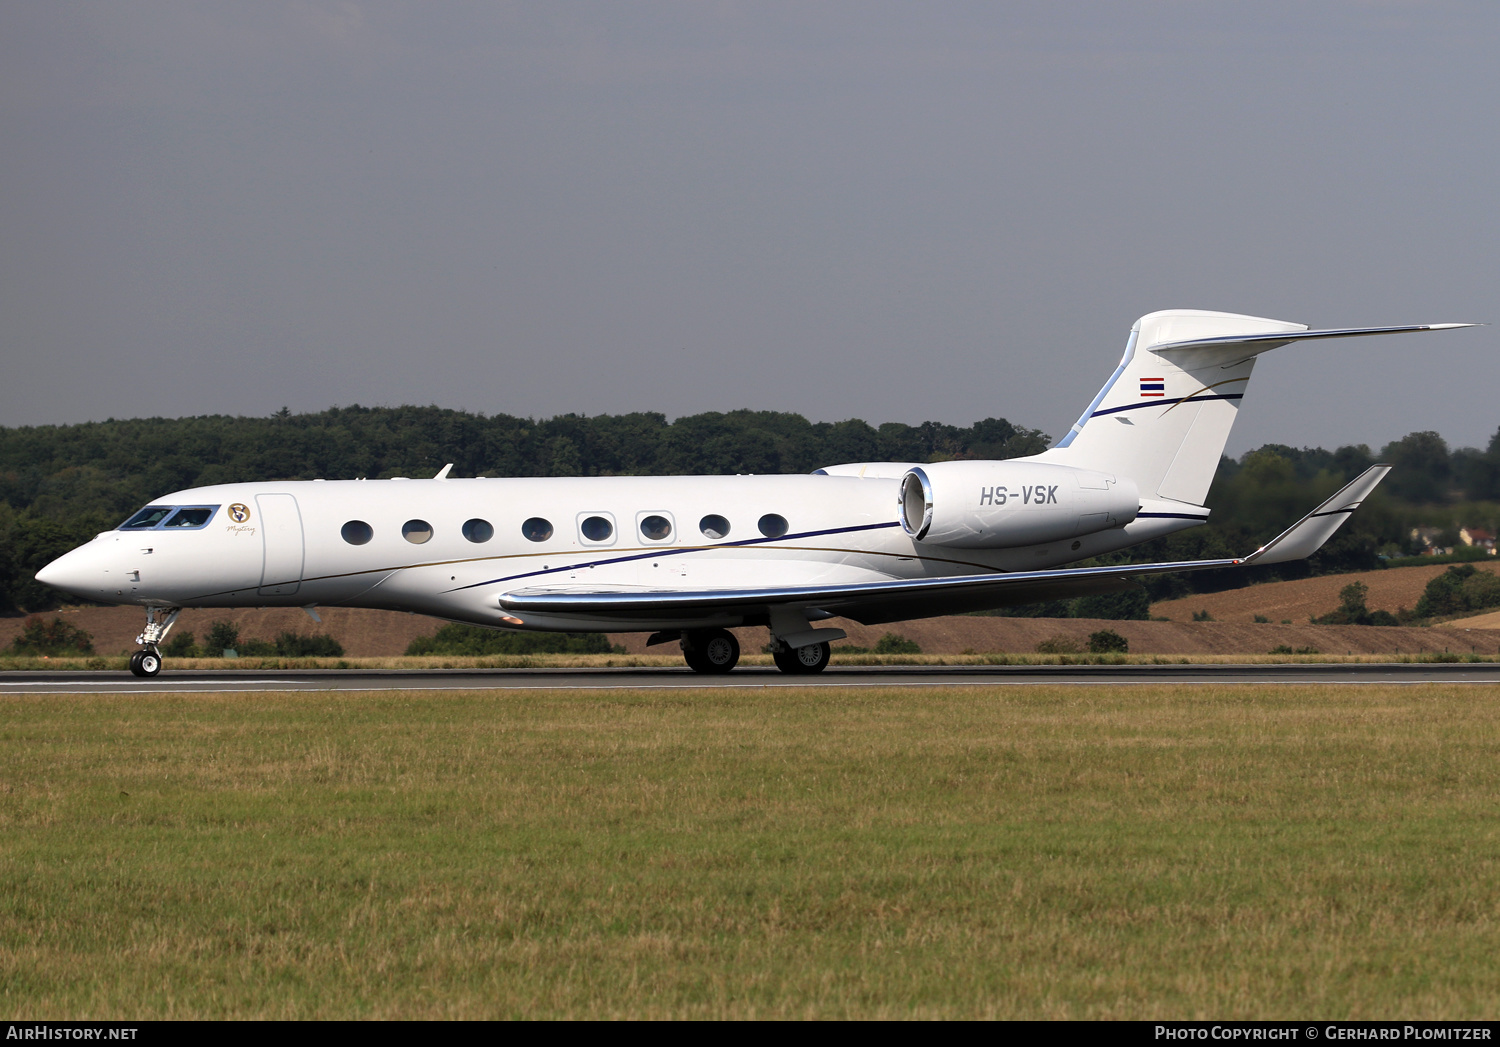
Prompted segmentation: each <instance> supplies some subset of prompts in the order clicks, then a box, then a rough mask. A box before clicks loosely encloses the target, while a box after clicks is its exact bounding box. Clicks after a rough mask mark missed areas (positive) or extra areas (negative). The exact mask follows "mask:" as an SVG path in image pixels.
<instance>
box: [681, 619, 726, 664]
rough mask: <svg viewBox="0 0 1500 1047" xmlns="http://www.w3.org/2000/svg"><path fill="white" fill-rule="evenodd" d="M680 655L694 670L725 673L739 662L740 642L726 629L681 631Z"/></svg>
mask: <svg viewBox="0 0 1500 1047" xmlns="http://www.w3.org/2000/svg"><path fill="white" fill-rule="evenodd" d="M682 657H683V658H685V659H687V663H688V666H689V667H690V668H691V669H693V671H694V672H700V673H727V672H728V671H729V670H731V669H733V668H734V667H735V666H736V665H737V664H739V660H740V642H739V641H738V640H736V639H735V638H734V633H732V632H730V631H729V630H728V629H702V630H695V631H693V632H688V633H683V634H682Z"/></svg>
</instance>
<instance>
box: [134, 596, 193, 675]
mask: <svg viewBox="0 0 1500 1047" xmlns="http://www.w3.org/2000/svg"><path fill="white" fill-rule="evenodd" d="M181 613H182V608H181V607H148V608H146V628H145V629H143V630H142V631H141V635H139V636H137V637H136V638H135V642H136V643H138V644H141V645H142V647H141V649H140V650H139V651H136V652H135V654H132V655H131V656H130V672H131V675H133V676H146V677H150V676H155V675H156V674H157V673H159V672H161V642H162V641H163V640H165V639H166V638H167V633H168V632H169V631H170V630H171V628H172V625H173V624H174V623H175V622H176V621H177V616H178V615H179V614H181Z"/></svg>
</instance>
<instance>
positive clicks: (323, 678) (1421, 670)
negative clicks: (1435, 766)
mask: <svg viewBox="0 0 1500 1047" xmlns="http://www.w3.org/2000/svg"><path fill="white" fill-rule="evenodd" d="M1425 683H1466V684H1500V663H1497V662H1474V663H1464V662H1460V663H1433V664H1407V663H1391V664H1360V665H1001V666H976V665H954V666H857V667H854V666H851V667H839V668H833V669H828V670H827V671H825V672H823V673H820V674H819V675H817V676H787V675H785V674H783V673H780V672H778V671H776V670H775V669H761V668H745V669H737V670H735V671H734V672H732V673H730V674H728V675H727V676H705V675H700V674H698V673H695V672H692V671H691V670H689V669H687V668H682V669H675V668H674V669H655V668H645V669H424V670H400V669H390V670H375V671H369V670H361V669H313V670H291V669H289V670H270V671H260V672H233V671H229V672H191V671H182V672H172V671H170V670H169V671H167V672H164V673H162V674H161V675H160V676H158V677H156V678H155V679H153V680H141V679H137V678H136V677H133V676H130V675H127V674H125V673H117V672H50V673H49V672H17V673H5V674H3V675H0V694H5V693H10V694H34V693H47V694H133V693H149V692H163V691H165V692H195V691H333V690H340V691H398V690H416V691H450V690H458V691H464V690H485V691H490V690H497V691H515V690H537V689H545V690H562V689H567V690H626V689H642V688H644V689H688V688H704V687H975V686H979V687H992V686H997V687H1005V686H1011V687H1014V686H1037V685H1049V684H1050V685H1056V684H1095V685H1098V684H1111V685H1115V684H1364V685H1369V684H1425Z"/></svg>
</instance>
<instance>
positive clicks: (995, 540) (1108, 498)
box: [900, 461, 1140, 549]
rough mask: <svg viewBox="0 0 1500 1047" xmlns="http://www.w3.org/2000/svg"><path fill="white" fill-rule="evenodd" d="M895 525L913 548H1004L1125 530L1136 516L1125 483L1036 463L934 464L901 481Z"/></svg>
mask: <svg viewBox="0 0 1500 1047" xmlns="http://www.w3.org/2000/svg"><path fill="white" fill-rule="evenodd" d="M900 498H901V526H902V527H903V528H905V529H906V533H907V534H909V535H911V536H912V537H913V538H915V539H916V540H917V541H920V542H927V543H930V544H932V545H943V546H950V547H952V548H955V549H1007V548H1012V547H1015V546H1021V545H1039V544H1041V543H1044V542H1056V541H1062V540H1064V539H1069V538H1076V537H1078V536H1079V535H1084V534H1093V533H1094V532H1095V531H1105V530H1108V529H1110V528H1111V527H1123V526H1125V525H1126V524H1128V523H1129V522H1130V521H1132V520H1134V519H1135V514H1136V513H1137V512H1138V511H1139V510H1140V496H1139V494H1138V492H1137V491H1136V486H1135V482H1134V481H1133V480H1129V479H1126V478H1125V477H1116V476H1111V475H1109V474H1107V473H1095V472H1090V471H1088V470H1085V469H1071V468H1069V467H1068V466H1065V465H1046V464H1043V463H1041V462H1025V461H996V462H938V463H936V464H934V465H923V466H916V467H913V468H912V469H910V470H909V471H908V472H907V473H906V475H905V476H904V477H902V479H901V493H900Z"/></svg>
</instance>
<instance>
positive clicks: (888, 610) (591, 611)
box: [500, 465, 1391, 625]
mask: <svg viewBox="0 0 1500 1047" xmlns="http://www.w3.org/2000/svg"><path fill="white" fill-rule="evenodd" d="M1390 468H1391V467H1390V466H1388V465H1376V466H1372V467H1371V468H1369V469H1367V470H1366V471H1365V472H1363V473H1361V474H1360V475H1359V476H1358V477H1356V478H1355V479H1354V480H1352V481H1350V482H1349V483H1348V484H1346V485H1345V486H1344V487H1342V488H1341V489H1340V490H1339V491H1338V493H1337V494H1335V495H1334V496H1333V497H1332V498H1330V499H1328V500H1327V501H1325V502H1324V503H1323V504H1322V505H1320V506H1318V507H1317V508H1316V509H1314V510H1313V511H1312V512H1310V513H1308V514H1307V515H1306V516H1304V517H1303V518H1302V519H1301V520H1298V521H1297V522H1296V523H1295V524H1293V525H1292V526H1291V527H1289V528H1287V529H1286V530H1285V531H1283V532H1282V533H1281V534H1280V535H1278V536H1277V537H1276V538H1274V539H1272V540H1271V541H1270V542H1267V543H1266V544H1265V545H1263V546H1262V547H1261V548H1259V549H1257V550H1256V551H1255V552H1253V553H1250V554H1249V555H1247V556H1244V557H1239V558H1235V559H1228V560H1186V561H1179V562H1175V563H1150V564H1125V565H1122V566H1118V567H1074V568H1062V569H1058V570H1049V571H1013V572H1008V573H1001V574H982V575H959V576H956V577H950V578H909V579H900V580H896V581H888V582H861V583H855V584H849V585H824V586H765V587H760V588H744V589H698V590H646V589H633V590H613V591H598V592H591V591H586V590H579V589H576V588H567V589H558V588H553V589H547V588H528V589H518V590H514V591H512V592H508V593H505V594H503V595H502V596H501V597H500V606H501V607H502V608H504V609H505V610H506V611H509V612H512V613H514V614H518V615H524V614H525V613H526V612H528V611H530V612H533V613H552V614H577V615H588V616H589V617H591V618H612V619H616V620H619V621H620V622H621V623H626V622H629V621H632V620H642V621H649V620H652V619H661V618H678V617H689V616H695V615H699V614H701V615H702V616H704V617H713V616H717V615H724V614H744V615H746V616H748V617H752V618H753V617H759V616H764V615H767V614H768V613H770V610H771V608H797V609H800V610H801V611H803V612H804V613H807V612H812V613H813V614H812V616H815V617H830V616H839V617H843V618H850V619H853V620H854V621H856V622H860V623H863V624H865V625H878V624H880V623H883V622H898V621H904V620H906V619H910V618H924V617H933V616H936V615H942V614H962V613H964V612H966V611H981V610H987V609H989V608H993V607H1005V606H1013V605H1015V604H1024V603H1037V602H1040V601H1042V600H1056V599H1066V598H1069V597H1074V596H1087V595H1091V594H1094V593H1105V592H1117V591H1119V590H1121V589H1125V588H1127V587H1128V586H1129V585H1130V584H1131V582H1132V581H1133V580H1134V579H1136V578H1141V577H1144V576H1146V575H1155V574H1175V573H1177V572H1180V571H1206V570H1212V569H1214V568H1222V567H1239V566H1243V565H1246V564H1250V563H1281V562H1283V561H1286V560H1294V559H1301V558H1303V557H1306V556H1310V555H1311V554H1312V553H1314V552H1316V551H1317V550H1318V549H1319V548H1320V547H1321V546H1322V545H1323V543H1324V542H1326V541H1327V540H1328V539H1329V538H1330V537H1332V535H1333V533H1334V532H1335V531H1337V530H1338V528H1339V526H1340V525H1341V524H1342V523H1343V522H1344V521H1345V520H1347V519H1348V518H1349V514H1350V513H1352V512H1353V511H1354V510H1355V509H1357V508H1359V506H1360V505H1361V504H1362V503H1363V501H1364V500H1365V498H1367V497H1368V496H1369V494H1370V492H1371V491H1372V490H1374V488H1375V485H1376V484H1378V483H1379V482H1380V481H1381V480H1382V479H1383V478H1384V477H1385V474H1386V473H1388V472H1390ZM817 612H821V614H818V613H817Z"/></svg>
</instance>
